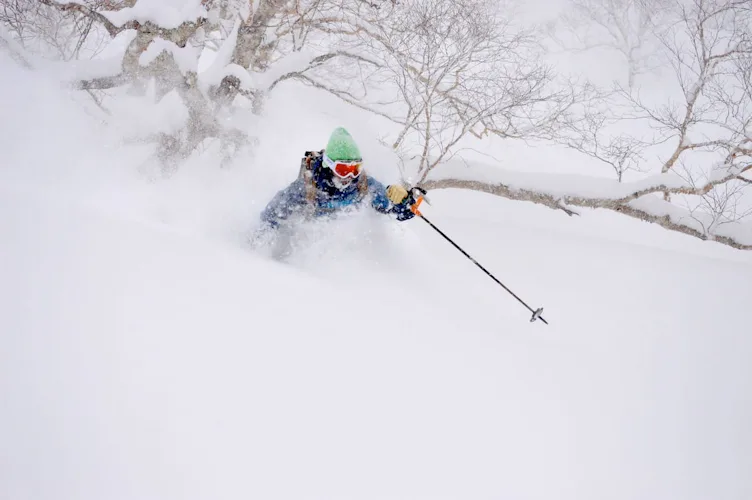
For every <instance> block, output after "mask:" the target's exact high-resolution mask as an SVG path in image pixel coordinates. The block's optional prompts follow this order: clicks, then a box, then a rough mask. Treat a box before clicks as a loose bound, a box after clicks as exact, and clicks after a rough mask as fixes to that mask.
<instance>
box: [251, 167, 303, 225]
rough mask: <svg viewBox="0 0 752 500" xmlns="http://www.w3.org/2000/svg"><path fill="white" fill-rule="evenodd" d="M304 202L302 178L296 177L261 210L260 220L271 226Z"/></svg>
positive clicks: (285, 217)
mask: <svg viewBox="0 0 752 500" xmlns="http://www.w3.org/2000/svg"><path fill="white" fill-rule="evenodd" d="M305 204H306V198H305V186H304V185H303V179H301V178H298V179H296V180H295V181H294V182H293V183H292V184H290V185H289V186H287V187H286V188H285V189H283V190H281V191H279V192H278V193H277V194H276V195H274V198H272V199H271V201H270V202H269V204H268V205H267V206H266V208H264V210H263V212H261V221H262V222H265V223H266V224H268V225H270V226H272V227H278V226H279V224H280V223H281V222H282V221H284V220H286V219H287V218H289V217H290V216H291V215H292V214H294V213H295V212H297V211H298V210H300V208H301V207H303V206H304V205H305Z"/></svg>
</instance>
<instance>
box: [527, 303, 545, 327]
mask: <svg viewBox="0 0 752 500" xmlns="http://www.w3.org/2000/svg"><path fill="white" fill-rule="evenodd" d="M542 315H543V308H542V307H540V308H538V309H536V310H535V311H533V317H532V318H530V322H531V323H535V321H536V320H539V319H540V320H541V321H543V322H544V323H546V320H545V319H543V318H541V316H542Z"/></svg>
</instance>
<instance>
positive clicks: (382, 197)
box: [368, 177, 415, 221]
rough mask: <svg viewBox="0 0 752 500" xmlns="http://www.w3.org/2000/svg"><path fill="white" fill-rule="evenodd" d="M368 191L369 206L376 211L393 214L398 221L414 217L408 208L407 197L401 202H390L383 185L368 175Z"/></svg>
mask: <svg viewBox="0 0 752 500" xmlns="http://www.w3.org/2000/svg"><path fill="white" fill-rule="evenodd" d="M368 191H369V192H370V194H371V206H372V207H373V208H374V209H375V210H376V211H378V212H381V213H383V214H395V215H396V216H397V220H400V221H402V220H408V219H412V218H413V217H415V214H414V213H413V212H412V211H411V210H410V205H409V203H408V201H409V197H408V198H405V200H404V201H403V202H402V203H398V204H394V203H392V202H391V201H389V197H388V196H387V194H386V188H385V187H384V185H383V184H382V183H380V182H379V181H377V180H376V179H374V178H373V177H368Z"/></svg>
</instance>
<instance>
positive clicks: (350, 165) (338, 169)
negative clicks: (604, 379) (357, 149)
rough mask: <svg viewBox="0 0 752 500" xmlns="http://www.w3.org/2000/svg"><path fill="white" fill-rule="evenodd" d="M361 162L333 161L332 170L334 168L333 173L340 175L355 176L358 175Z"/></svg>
mask: <svg viewBox="0 0 752 500" xmlns="http://www.w3.org/2000/svg"><path fill="white" fill-rule="evenodd" d="M361 165H362V163H361V162H359V161H358V162H355V161H353V162H341V161H338V162H335V163H334V167H333V168H332V170H334V173H335V174H337V175H339V176H340V177H357V176H359V175H360V167H361Z"/></svg>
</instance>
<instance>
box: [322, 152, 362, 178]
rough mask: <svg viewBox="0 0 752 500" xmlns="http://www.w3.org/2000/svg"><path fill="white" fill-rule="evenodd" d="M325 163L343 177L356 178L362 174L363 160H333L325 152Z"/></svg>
mask: <svg viewBox="0 0 752 500" xmlns="http://www.w3.org/2000/svg"><path fill="white" fill-rule="evenodd" d="M324 165H325V166H326V167H327V168H329V169H331V170H332V171H333V172H334V173H335V174H337V175H338V176H339V177H342V178H343V179H346V178H347V177H352V178H355V177H357V176H359V175H360V169H361V167H362V166H363V161H362V160H332V159H331V158H329V157H328V156H326V153H324Z"/></svg>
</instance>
